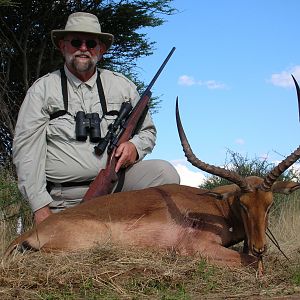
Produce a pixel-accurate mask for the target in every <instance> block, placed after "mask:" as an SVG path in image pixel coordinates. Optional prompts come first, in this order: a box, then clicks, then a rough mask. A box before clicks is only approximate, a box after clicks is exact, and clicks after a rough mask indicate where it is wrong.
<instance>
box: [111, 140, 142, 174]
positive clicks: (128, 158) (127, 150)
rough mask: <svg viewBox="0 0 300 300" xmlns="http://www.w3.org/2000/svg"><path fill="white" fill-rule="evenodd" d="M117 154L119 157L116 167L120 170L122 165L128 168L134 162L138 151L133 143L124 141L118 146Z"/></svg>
mask: <svg viewBox="0 0 300 300" xmlns="http://www.w3.org/2000/svg"><path fill="white" fill-rule="evenodd" d="M115 156H116V157H117V158H119V159H118V162H117V165H116V169H115V171H116V172H118V171H119V170H120V168H121V167H124V168H127V167H129V166H130V165H132V164H134V163H135V161H136V160H137V156H138V153H137V150H136V148H135V145H134V144H133V143H131V142H124V143H122V144H121V145H120V146H119V147H118V148H117V150H116V154H115Z"/></svg>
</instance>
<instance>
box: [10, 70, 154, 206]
mask: <svg viewBox="0 0 300 300" xmlns="http://www.w3.org/2000/svg"><path fill="white" fill-rule="evenodd" d="M98 72H100V78H101V82H102V85H103V89H104V94H105V99H106V104H107V110H108V111H111V110H117V111H118V110H119V109H120V107H121V104H122V103H123V102H124V101H130V102H131V104H132V106H135V104H136V103H137V101H138V100H139V95H138V93H137V90H136V86H135V85H134V84H133V83H132V82H131V81H130V80H128V79H127V78H126V77H124V76H123V75H121V74H119V73H116V72H111V71H108V70H104V69H99V70H98ZM65 73H66V76H67V90H68V113H67V114H65V115H62V116H60V117H58V118H55V119H52V120H50V115H51V114H53V113H55V112H57V111H59V110H63V109H64V104H63V103H64V102H63V97H62V88H61V77H60V71H55V72H53V73H50V74H47V75H45V76H43V77H41V78H40V79H38V80H37V81H36V82H35V83H34V84H33V85H32V86H31V87H30V89H29V90H28V92H27V94H26V97H25V99H24V102H23V104H22V106H21V109H20V112H19V116H18V121H17V125H16V130H15V138H14V143H13V159H14V163H15V165H16V168H17V173H18V185H19V189H20V191H21V193H22V194H23V196H24V197H25V198H26V199H28V201H29V203H30V205H31V207H32V209H33V211H36V210H37V209H39V208H42V207H44V206H46V205H48V204H49V203H50V202H52V198H51V196H50V195H49V193H48V192H47V190H46V180H49V181H52V182H57V183H61V182H80V181H87V180H92V179H94V178H95V177H96V176H97V174H98V173H99V171H100V169H103V168H105V165H106V160H107V153H106V151H105V153H103V155H101V156H100V157H99V156H96V155H95V153H94V147H95V145H96V144H95V143H91V142H90V140H89V137H87V140H86V141H85V142H81V141H77V140H76V134H75V123H76V121H75V116H76V113H77V112H78V111H83V112H85V113H92V112H93V113H94V112H97V113H99V116H100V118H101V123H100V128H101V136H102V137H104V136H105V134H106V133H107V128H108V125H109V124H111V123H112V122H113V121H114V119H115V117H116V116H110V115H105V116H103V113H102V107H101V104H100V99H99V94H98V89H97V84H96V79H97V72H96V73H95V74H94V75H93V76H92V77H91V78H90V79H89V80H88V81H86V82H82V81H80V80H79V79H78V78H77V77H75V76H74V75H73V74H72V73H70V72H69V70H68V69H67V68H66V67H65ZM155 139H156V129H155V127H154V124H153V122H152V119H151V117H150V115H149V114H148V115H147V117H146V118H145V121H144V123H143V126H142V127H141V130H140V131H139V133H138V134H137V135H135V136H134V137H133V138H132V139H131V140H130V141H131V142H132V143H133V144H134V145H135V146H136V149H137V152H138V155H139V160H140V159H143V158H144V156H145V155H146V154H147V153H150V152H151V151H152V149H153V147H154V145H155Z"/></svg>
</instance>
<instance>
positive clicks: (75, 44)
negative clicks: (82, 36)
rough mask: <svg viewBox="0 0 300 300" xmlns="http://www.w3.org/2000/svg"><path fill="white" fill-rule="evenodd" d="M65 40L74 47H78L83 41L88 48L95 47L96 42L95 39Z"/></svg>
mask: <svg viewBox="0 0 300 300" xmlns="http://www.w3.org/2000/svg"><path fill="white" fill-rule="evenodd" d="M64 41H65V42H70V43H71V45H72V47H74V48H80V47H81V45H82V44H83V43H85V45H86V47H87V48H89V49H93V48H95V47H96V46H97V45H98V43H97V42H96V41H95V40H78V39H73V40H71V41H70V40H64Z"/></svg>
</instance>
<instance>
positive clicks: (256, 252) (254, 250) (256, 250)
mask: <svg viewBox="0 0 300 300" xmlns="http://www.w3.org/2000/svg"><path fill="white" fill-rule="evenodd" d="M265 251H266V246H263V247H262V248H256V247H255V246H254V245H253V246H252V253H253V255H255V256H261V255H262V254H263V253H264V252H265Z"/></svg>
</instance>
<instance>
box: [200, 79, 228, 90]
mask: <svg viewBox="0 0 300 300" xmlns="http://www.w3.org/2000/svg"><path fill="white" fill-rule="evenodd" d="M198 84H199V85H202V86H205V87H207V88H208V89H210V90H217V89H225V88H226V84H224V83H220V82H217V81H215V80H207V81H201V80H200V81H198Z"/></svg>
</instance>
